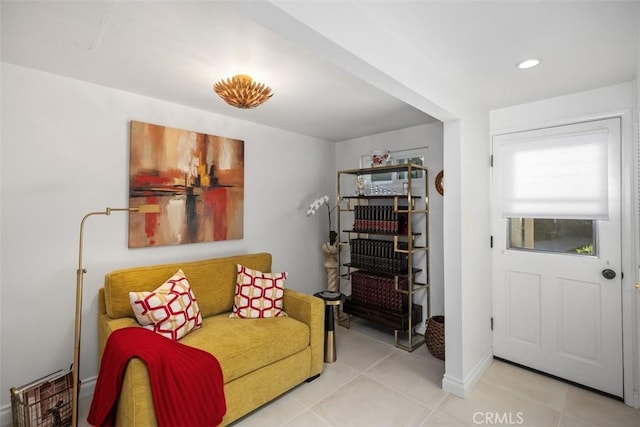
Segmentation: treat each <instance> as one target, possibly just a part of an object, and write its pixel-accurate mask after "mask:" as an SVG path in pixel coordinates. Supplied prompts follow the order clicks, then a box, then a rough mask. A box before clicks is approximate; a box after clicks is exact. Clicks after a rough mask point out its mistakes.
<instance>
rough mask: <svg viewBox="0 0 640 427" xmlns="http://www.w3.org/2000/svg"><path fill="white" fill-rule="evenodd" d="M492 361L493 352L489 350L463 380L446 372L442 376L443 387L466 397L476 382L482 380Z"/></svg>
mask: <svg viewBox="0 0 640 427" xmlns="http://www.w3.org/2000/svg"><path fill="white" fill-rule="evenodd" d="M492 361H493V353H492V352H491V351H488V352H487V353H486V354H485V355H484V356H483V357H482V359H480V361H479V362H478V363H477V364H476V366H475V367H474V368H473V369H472V370H471V372H470V373H469V375H467V376H466V378H464V379H462V380H461V379H459V378H454V377H452V376H450V375H447V374H444V377H443V378H442V389H443V390H444V391H448V392H449V393H452V394H455V395H456V396H458V397H462V398H463V399H464V398H465V397H467V396H468V395H469V393H470V392H471V390H472V389H473V387H474V386H475V385H476V383H477V382H478V381H480V378H482V376H483V375H484V373H485V372H486V371H487V369H489V366H491V362H492Z"/></svg>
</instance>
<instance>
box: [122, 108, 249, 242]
mask: <svg viewBox="0 0 640 427" xmlns="http://www.w3.org/2000/svg"><path fill="white" fill-rule="evenodd" d="M148 204H153V205H156V204H157V205H159V207H160V211H159V212H158V213H155V212H154V213H132V214H131V215H129V247H131V248H137V247H146V246H163V245H180V244H185V243H198V242H212V241H219V240H235V239H242V238H243V217H244V141H241V140H238V139H232V138H225V137H221V136H214V135H207V134H204V133H199V132H193V131H188V130H182V129H175V128H170V127H165V126H159V125H155V124H149V123H142V122H137V121H132V122H131V161H130V172H129V206H130V207H136V206H141V205H148Z"/></svg>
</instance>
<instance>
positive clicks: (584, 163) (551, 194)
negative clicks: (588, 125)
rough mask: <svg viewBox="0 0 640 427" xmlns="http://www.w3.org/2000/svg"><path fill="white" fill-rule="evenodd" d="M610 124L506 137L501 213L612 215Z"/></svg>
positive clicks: (581, 216) (513, 215)
mask: <svg viewBox="0 0 640 427" xmlns="http://www.w3.org/2000/svg"><path fill="white" fill-rule="evenodd" d="M607 143H608V130H607V129H598V130H593V131H588V132H580V133H573V134H568V135H554V136H549V137H544V138H533V139H507V140H505V141H503V142H502V144H501V147H500V148H501V150H502V153H501V154H502V155H501V157H502V160H501V161H502V164H501V168H502V181H501V184H502V185H501V186H502V215H503V216H504V217H511V218H558V219H607V218H608V217H609V203H608V200H609V197H608V166H607V165H608V154H607V153H608V146H607Z"/></svg>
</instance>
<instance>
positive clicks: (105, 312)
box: [98, 253, 324, 426]
mask: <svg viewBox="0 0 640 427" xmlns="http://www.w3.org/2000/svg"><path fill="white" fill-rule="evenodd" d="M237 264H242V265H245V266H247V267H248V268H251V269H254V270H260V271H263V272H271V254H268V253H257V254H248V255H238V256H232V257H225V258H214V259H207V260H201V261H192V262H181V263H174V264H163V265H154V266H146V267H136V268H128V269H124V270H117V271H113V272H111V273H108V274H107V275H106V276H105V282H104V288H102V289H100V291H99V314H98V339H99V357H102V353H103V351H104V346H105V343H106V340H107V337H108V336H109V334H110V333H111V332H113V331H115V330H116V329H120V328H124V327H130V326H136V325H138V323H137V322H136V319H135V316H134V314H133V311H132V309H131V305H130V303H129V292H132V291H133V292H139V291H152V290H154V289H156V288H157V287H158V286H160V285H161V284H162V283H164V281H165V280H167V279H168V278H170V277H171V276H172V275H173V274H174V273H175V272H176V271H177V270H178V269H180V268H181V269H182V270H183V271H184V273H185V275H186V277H187V280H188V281H189V283H190V284H191V288H192V290H193V293H194V295H195V297H196V299H197V301H198V305H199V307H200V311H201V313H202V318H203V322H202V323H203V326H202V328H200V329H197V330H194V331H191V332H190V333H189V334H188V335H187V336H185V337H184V338H182V339H181V340H180V341H179V342H180V343H182V344H186V345H190V346H193V347H197V348H200V349H202V350H206V351H208V352H210V353H211V354H213V355H214V356H215V357H216V358H217V359H218V361H219V362H220V366H221V367H222V373H223V376H224V392H225V398H226V403H227V413H226V415H225V417H224V419H223V421H222V424H223V425H227V424H229V423H231V422H233V421H234V420H237V419H238V418H240V417H242V416H244V415H246V414H248V413H249V412H251V411H252V410H254V409H256V408H258V407H260V406H261V405H263V404H265V403H267V402H269V401H270V400H272V399H274V398H275V397H277V396H279V395H280V394H282V393H284V392H286V391H288V390H290V389H291V388H293V387H295V386H297V385H299V384H301V383H302V382H304V381H306V380H309V379H312V378H315V377H316V376H318V375H319V374H320V373H321V372H322V369H323V366H324V365H323V357H324V356H323V351H324V348H323V346H324V303H323V301H322V300H321V299H319V298H316V297H314V296H311V295H307V294H303V293H301V292H297V291H294V290H291V289H288V288H287V289H285V294H284V310H285V311H286V313H287V314H288V316H287V317H278V318H272V319H230V318H229V313H230V312H231V308H232V306H233V296H234V292H235V283H236V265H237ZM116 422H117V425H119V426H152V425H156V424H157V422H156V417H155V413H154V408H153V401H152V398H151V389H150V386H149V376H148V373H147V370H146V367H145V365H144V363H143V362H142V361H141V360H139V359H133V360H131V362H130V363H129V364H128V366H127V369H126V372H125V377H124V381H123V385H122V390H121V394H120V398H119V401H118V409H117V416H116Z"/></svg>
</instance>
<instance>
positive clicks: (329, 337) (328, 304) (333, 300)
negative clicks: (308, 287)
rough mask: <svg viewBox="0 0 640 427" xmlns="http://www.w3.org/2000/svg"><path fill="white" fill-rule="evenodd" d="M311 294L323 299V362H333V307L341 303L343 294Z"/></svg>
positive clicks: (323, 292)
mask: <svg viewBox="0 0 640 427" xmlns="http://www.w3.org/2000/svg"><path fill="white" fill-rule="evenodd" d="M313 295H314V296H316V297H318V298H321V299H323V300H324V305H325V309H324V362H325V363H333V362H335V361H336V334H335V329H336V327H335V321H334V317H335V311H334V307H337V306H339V305H340V304H342V302H343V301H344V297H345V296H344V294H341V293H340V292H331V291H322V292H316V293H315V294H313Z"/></svg>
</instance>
